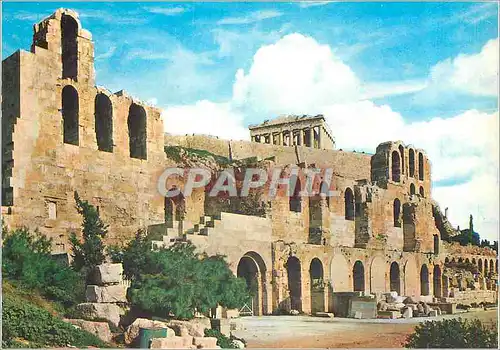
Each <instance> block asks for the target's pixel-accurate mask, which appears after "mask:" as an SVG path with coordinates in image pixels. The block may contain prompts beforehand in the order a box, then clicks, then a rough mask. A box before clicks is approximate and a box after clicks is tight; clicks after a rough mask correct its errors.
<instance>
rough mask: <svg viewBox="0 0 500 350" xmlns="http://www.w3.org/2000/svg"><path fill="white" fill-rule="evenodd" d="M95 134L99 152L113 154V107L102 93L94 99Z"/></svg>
mask: <svg viewBox="0 0 500 350" xmlns="http://www.w3.org/2000/svg"><path fill="white" fill-rule="evenodd" d="M94 108H95V115H94V117H95V134H96V139H97V149H99V151H105V152H113V106H112V105H111V100H110V99H109V97H108V96H106V95H105V94H103V93H100V94H97V96H96V97H95V103H94Z"/></svg>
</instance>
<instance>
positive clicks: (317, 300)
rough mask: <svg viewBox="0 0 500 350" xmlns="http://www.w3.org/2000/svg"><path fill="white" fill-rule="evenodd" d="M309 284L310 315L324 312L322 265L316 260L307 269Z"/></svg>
mask: <svg viewBox="0 0 500 350" xmlns="http://www.w3.org/2000/svg"><path fill="white" fill-rule="evenodd" d="M309 276H310V284H311V313H313V314H314V313H315V312H323V311H325V288H324V282H323V264H322V263H321V261H320V260H319V259H318V258H314V259H312V261H311V266H310V267H309Z"/></svg>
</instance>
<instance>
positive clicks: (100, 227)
mask: <svg viewBox="0 0 500 350" xmlns="http://www.w3.org/2000/svg"><path fill="white" fill-rule="evenodd" d="M75 201H76V209H77V210H78V213H79V214H80V215H82V216H83V223H82V231H83V242H81V241H80V239H78V237H77V236H76V234H75V233H74V232H73V233H71V235H70V242H71V248H72V250H73V267H74V268H75V269H76V270H81V269H85V270H86V271H90V270H92V269H93V268H94V267H95V266H97V265H100V264H102V263H103V262H104V260H105V258H106V257H105V254H104V250H105V247H104V242H103V241H102V240H103V239H104V238H105V237H106V235H107V233H108V230H107V229H108V226H107V225H106V224H104V222H102V220H101V218H100V217H99V212H98V211H97V209H96V208H95V207H94V206H93V205H92V204H89V203H88V202H87V201H84V200H81V199H80V197H79V196H78V193H77V192H76V191H75Z"/></svg>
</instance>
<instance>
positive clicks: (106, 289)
mask: <svg viewBox="0 0 500 350" xmlns="http://www.w3.org/2000/svg"><path fill="white" fill-rule="evenodd" d="M85 297H86V299H87V302H89V303H126V302H127V288H126V287H125V286H124V285H121V284H115V285H110V286H97V285H88V286H87V289H86V292H85Z"/></svg>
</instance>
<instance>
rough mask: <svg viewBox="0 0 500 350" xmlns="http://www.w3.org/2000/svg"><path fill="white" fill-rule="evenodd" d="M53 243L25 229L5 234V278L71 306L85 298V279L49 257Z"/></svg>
mask: <svg viewBox="0 0 500 350" xmlns="http://www.w3.org/2000/svg"><path fill="white" fill-rule="evenodd" d="M51 246H52V244H51V240H50V239H48V238H47V237H46V236H44V235H41V234H39V233H37V232H35V234H33V233H31V232H30V231H29V230H28V229H26V228H21V229H18V230H15V231H12V232H9V231H4V236H3V247H2V273H3V276H4V278H6V279H7V280H9V281H12V282H13V283H15V284H17V285H20V286H22V287H23V288H25V289H28V290H38V291H39V292H40V293H41V294H42V295H44V296H45V297H47V298H49V299H51V300H55V301H58V302H60V303H62V304H63V305H64V306H71V305H73V304H75V303H77V302H78V301H79V300H81V299H82V298H83V290H84V285H83V279H82V277H81V275H80V274H78V273H77V272H75V271H73V270H72V269H71V268H70V267H69V266H65V265H63V264H62V263H60V262H58V261H56V260H55V259H54V258H53V257H52V256H51V254H50V249H51Z"/></svg>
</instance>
